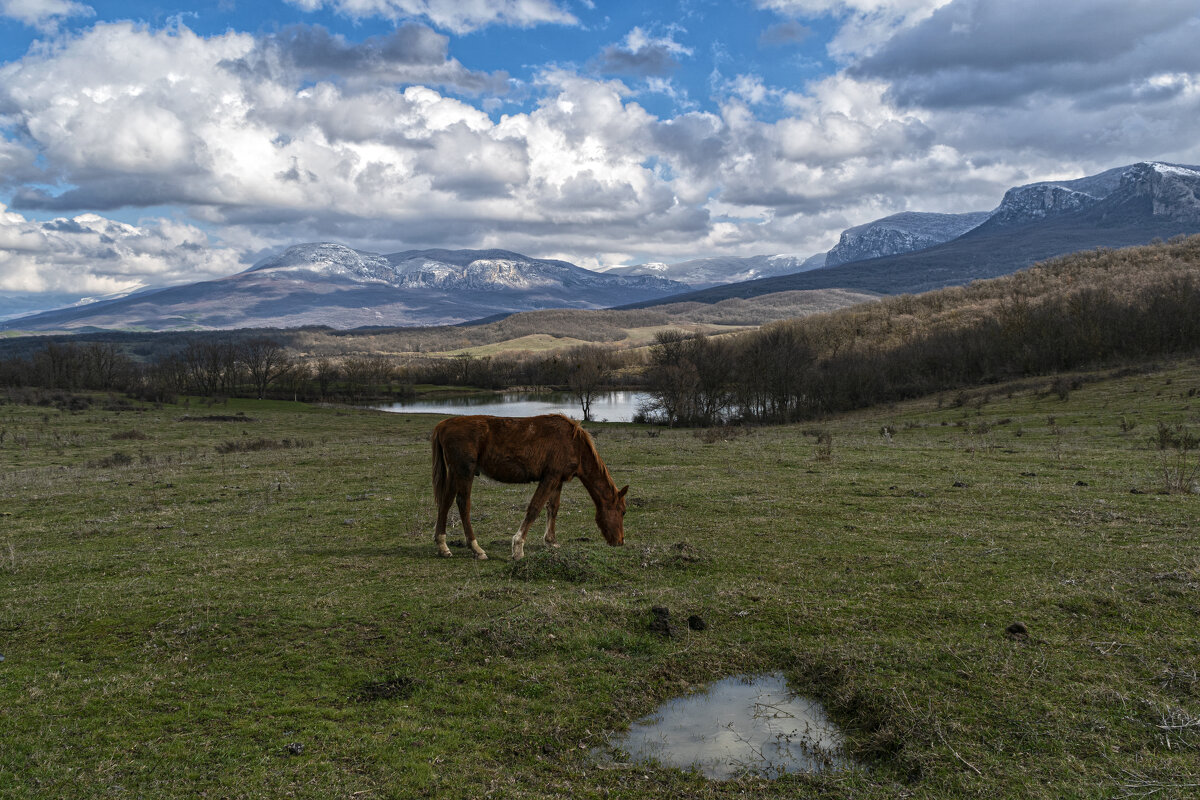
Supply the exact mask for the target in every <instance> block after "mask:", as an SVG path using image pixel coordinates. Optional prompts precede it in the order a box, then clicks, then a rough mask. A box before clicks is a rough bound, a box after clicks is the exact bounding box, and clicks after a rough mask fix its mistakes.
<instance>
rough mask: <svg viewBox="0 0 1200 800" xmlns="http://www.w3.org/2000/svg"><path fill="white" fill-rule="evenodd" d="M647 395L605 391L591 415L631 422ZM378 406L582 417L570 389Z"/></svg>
mask: <svg viewBox="0 0 1200 800" xmlns="http://www.w3.org/2000/svg"><path fill="white" fill-rule="evenodd" d="M646 399H647V395H646V394H644V393H642V392H606V393H604V394H601V395H598V396H597V397H596V399H595V400H594V401H592V419H593V420H595V421H596V422H631V421H632V420H633V415H634V414H636V413H637V411H638V407H639V406H640V405H642V404H643V403H644V402H645V401H646ZM375 408H378V409H380V410H381V411H395V412H397V413H404V414H491V415H493V416H497V417H532V416H535V415H537V414H566V415H567V416H569V417H573V418H575V419H582V418H583V409H582V408H581V407H580V405H579V401H577V400H576V399H575V398H574V397H572V396H571V395H570V394H568V393H567V392H540V393H535V392H505V393H503V394H488V395H474V396H471V397H453V398H442V399H438V400H406V401H403V402H399V403H391V404H389V405H386V406H375Z"/></svg>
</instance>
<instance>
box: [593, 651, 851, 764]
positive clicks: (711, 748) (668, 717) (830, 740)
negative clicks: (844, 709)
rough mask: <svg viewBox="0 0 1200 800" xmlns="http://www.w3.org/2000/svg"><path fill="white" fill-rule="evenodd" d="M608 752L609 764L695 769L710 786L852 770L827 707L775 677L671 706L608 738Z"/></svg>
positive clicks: (712, 689)
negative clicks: (749, 777)
mask: <svg viewBox="0 0 1200 800" xmlns="http://www.w3.org/2000/svg"><path fill="white" fill-rule="evenodd" d="M609 750H610V752H609V754H608V758H609V759H610V760H612V761H616V762H625V761H629V762H633V763H636V762H642V761H657V762H658V763H659V764H662V765H664V766H668V767H679V768H681V769H692V768H695V769H697V770H699V771H700V773H701V774H703V775H704V776H705V777H707V778H712V779H714V780H724V779H727V778H733V777H737V776H738V775H742V774H746V773H753V774H757V775H763V776H766V777H769V778H777V777H779V776H780V775H783V774H785V773H789V772H827V771H836V770H839V769H847V768H849V767H851V766H853V762H852V761H851V760H850V759H848V758H847V757H846V756H845V753H844V752H843V748H842V735H841V732H840V731H838V729H837V728H836V727H835V726H834V725H833V723H832V722H830V721H829V718H828V717H827V716H826V714H825V709H824V708H823V707H822V706H821V704H820V703H817V702H815V701H812V700H808V699H806V698H803V697H798V696H797V695H796V694H795V693H794V692H792V691H791V690H790V689H788V686H787V682H786V681H785V680H784V678H783V675H782V674H780V673H772V674H770V675H755V676H748V675H741V676H736V677H733V678H726V679H725V680H722V681H718V682H717V683H714V684H712V685H711V686H709V687H708V688H707V689H706V690H704V691H703V692H699V693H697V694H693V695H689V696H687V697H678V698H676V699H674V700H669V701H667V702H666V703H664V704H663V705H662V706H660V707H659V709H658V711H657V712H655V713H653V714H651V715H650V716H648V717H644V718H642V719H640V720H638V721H637V722H635V723H634V724H633V725H631V726H630V728H629V732H628V733H626V734H622V735H619V736H613V737H612V738H611V740H610V741H609ZM614 756H615V757H614Z"/></svg>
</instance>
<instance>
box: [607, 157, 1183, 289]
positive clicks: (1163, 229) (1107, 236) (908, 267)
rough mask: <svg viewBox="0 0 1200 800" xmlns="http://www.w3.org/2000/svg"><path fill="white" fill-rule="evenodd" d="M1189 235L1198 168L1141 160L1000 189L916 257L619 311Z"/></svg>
mask: <svg viewBox="0 0 1200 800" xmlns="http://www.w3.org/2000/svg"><path fill="white" fill-rule="evenodd" d="M1196 232H1200V167H1192V166H1183V165H1177V164H1163V163H1159V162H1141V163H1138V164H1133V165H1131V166H1128V167H1123V168H1120V169H1115V170H1108V171H1106V172H1104V173H1101V174H1099V175H1096V176H1092V177H1089V178H1083V179H1080V180H1077V181H1066V182H1059V183H1055V182H1045V183H1037V184H1031V185H1029V186H1022V187H1016V188H1014V189H1010V190H1009V191H1008V192H1007V193H1006V194H1005V196H1004V200H1003V201H1002V202H1001V204H1000V206H999V207H998V208H997V209H996V210H995V211H994V212H993V213H992V214H991V216H989V217H988V219H987V220H985V221H984V222H983V223H982V224H980V225H978V226H977V227H974V228H972V229H971V230H969V231H967V232H966V233H964V234H962V235H961V236H959V237H958V238H956V239H952V240H950V241H948V242H944V243H942V244H939V245H935V246H933V247H929V248H926V249H924V250H918V251H914V252H909V253H901V254H898V255H891V256H884V257H881V258H871V259H866V260H862V261H851V262H848V263H843V264H839V265H837V266H829V267H824V268H822V269H815V270H810V271H808V272H802V273H799V274H795V275H784V276H779V277H773V278H765V279H760V280H754V281H747V282H744V283H736V284H729V285H726V286H718V287H714V288H710V289H705V290H701V291H696V292H687V293H685V294H682V295H676V296H672V297H667V298H662V299H658V300H654V301H650V302H641V303H635V304H630V305H629V306H627V307H631V308H639V307H647V306H653V305H656V304H658V303H675V302H685V301H686V302H703V303H714V302H718V301H720V300H724V299H727V298H730V297H755V296H757V295H760V294H770V293H773V292H782V291H792V290H804V289H828V288H833V287H838V288H842V289H851V290H856V291H869V292H879V293H881V294H904V293H917V292H924V291H928V290H930V289H937V288H940V287H943V286H953V285H961V284H965V283H969V282H971V281H973V280H978V279H980V278H993V277H997V276H999V275H1005V274H1008V273H1010V272H1015V271H1016V270H1019V269H1022V268H1024V267H1028V266H1030V265H1031V264H1034V263H1036V262H1038V261H1043V260H1045V259H1048V258H1052V257H1054V256H1059V255H1065V254H1067V253H1073V252H1077V251H1080V250H1091V249H1095V248H1098V247H1106V248H1116V247H1127V246H1131V245H1139V244H1147V243H1149V242H1150V241H1152V240H1154V239H1156V238H1159V239H1168V238H1170V237H1172V236H1176V235H1179V234H1191V233H1196Z"/></svg>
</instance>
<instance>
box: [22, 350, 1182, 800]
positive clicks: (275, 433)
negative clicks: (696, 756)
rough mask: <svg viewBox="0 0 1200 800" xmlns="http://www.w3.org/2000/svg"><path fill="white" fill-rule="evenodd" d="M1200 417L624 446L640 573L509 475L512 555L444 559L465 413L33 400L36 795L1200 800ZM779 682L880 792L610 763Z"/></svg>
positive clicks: (1081, 397) (862, 425)
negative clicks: (815, 711)
mask: <svg viewBox="0 0 1200 800" xmlns="http://www.w3.org/2000/svg"><path fill="white" fill-rule="evenodd" d="M1198 395H1200V365H1198V364H1197V363H1195V362H1194V361H1189V362H1186V363H1183V362H1181V363H1175V364H1171V365H1166V366H1162V367H1159V368H1154V369H1151V370H1149V371H1144V372H1137V373H1134V374H1123V375H1122V374H1113V373H1111V372H1106V373H1096V374H1094V375H1082V376H1079V378H1078V379H1072V378H1071V377H1068V378H1066V379H1064V381H1063V382H1060V383H1058V384H1057V388H1056V387H1055V381H1054V379H1053V378H1046V379H1036V380H1033V379H1031V380H1028V381H1023V382H1021V383H1018V384H1013V385H1010V386H1003V385H1002V386H994V387H987V388H983V389H979V390H976V391H969V392H963V393H962V394H957V395H956V394H948V395H945V396H943V397H941V398H928V399H925V400H922V401H918V402H913V403H910V404H905V405H901V406H897V407H894V408H888V409H882V408H881V409H873V410H869V411H864V412H860V413H856V414H852V415H847V416H844V417H840V418H837V419H831V420H825V421H821V422H817V423H808V424H802V425H795V426H787V427H764V428H754V429H746V430H742V429H727V430H726V429H722V430H712V431H692V430H661V429H649V428H646V427H641V426H635V425H589V426H588V428H589V430H590V431H591V432H592V433H593V435H594V436H595V439H596V443H597V446H598V448H599V451H600V453H601V455H602V456H603V458H604V460H605V461H606V463H607V464H608V467H609V469H610V470H611V472H612V474H613V478H614V479H615V480H616V482H617V484H618V485H624V484H626V483H628V484H630V485H631V488H630V490H629V495H628V503H629V511H628V514H627V516H626V519H625V531H626V546H625V547H622V548H610V547H608V546H607V545H605V544H604V542H603V540H602V538H601V537H600V535H599V532H598V531H597V530H596V527H595V525H594V523H593V520H592V517H593V514H594V508H593V506H592V503H591V501H590V500H589V499H588V497H587V495H586V493H585V492H584V491H583V489H582V488H581V487H580V486H579V485H578V482H573V483H571V484H569V485H568V486H567V487H566V488H565V489H564V492H563V499H562V507H561V509H560V512H559V519H558V538H559V541H560V542H561V543H562V547H561V548H560V549H559V550H557V551H554V552H548V551H546V550H545V549H544V547H543V545H542V543H541V542H540V534H539V533H538V532H539V531H540V525H538V524H535V527H534V529H533V533H531V535H530V541H529V544H528V545H527V547H526V558H525V560H523V561H521V562H517V563H512V562H510V561H509V560H508V558H507V557H506V553H507V550H508V544H509V537H511V535H512V533H513V532H514V531H515V529H516V527H517V525H518V524H519V523H520V520H521V516H522V514H523V512H524V508H525V504H526V502H527V501H528V498H529V494H530V492H531V490H532V487H531V486H525V485H518V486H510V485H502V484H498V483H495V482H491V481H487V480H485V479H483V478H480V479H479V480H478V481H477V482H476V489H475V495H474V507H473V513H474V519H475V525H476V531H477V533H478V534H479V536H480V540H481V542H482V544H483V545H484V547H485V548H487V549H488V551H489V552H491V553H493V558H492V559H491V560H489V561H484V562H480V561H475V560H472V559H471V558H469V557H468V554H467V551H466V550H465V549H464V548H463V547H462V542H461V536H460V535H459V536H454V535H452V536H451V546H452V548H451V549H452V550H453V551H454V557H453V558H451V559H440V558H438V557H437V552H436V549H435V547H434V544H433V541H432V533H433V523H434V513H435V510H434V507H433V501H432V491H431V486H430V466H429V464H430V455H429V444H428V437H429V433H430V431H431V430H432V428H433V426H434V424H435V422H436V421H437V419H438V418H437V417H430V416H404V415H396V414H385V413H380V412H367V411H353V410H338V409H333V408H315V407H307V406H303V405H298V404H288V403H274V402H263V401H258V402H254V401H230V402H229V403H228V404H218V405H213V406H208V405H204V404H202V403H200V402H198V401H196V400H195V399H192V400H191V401H190V403H189V404H188V405H187V406H184V405H164V406H160V407H151V406H145V405H141V404H136V403H130V402H129V401H125V400H122V399H120V398H114V397H109V396H103V395H97V396H94V397H93V398H92V401H91V403H90V404H86V403H84V402H82V401H78V400H75V401H73V402H72V401H71V399H70V398H61V399H62V402H61V406H62V407H61V408H57V407H55V405H53V397H52V396H51V395H42V396H41V397H42V399H44V400H46V401H48V402H51V404H50V405H30V404H27V403H20V402H16V403H14V402H8V403H5V404H3V405H0V654H2V655H3V656H4V660H3V661H0V797H6V798H8V797H12V798H22V797H31V798H32V797H97V798H99V797H147V798H154V797H163V798H167V797H247V798H250V797H285V796H288V797H310V798H330V797H358V798H372V797H380V798H384V797H422V796H424V797H483V796H491V797H574V798H580V797H630V798H632V797H645V796H648V795H659V796H673V797H696V798H706V797H734V796H746V795H752V796H755V797H788V798H795V797H818V796H820V797H829V798H840V797H845V798H850V797H856V798H862V797H878V798H884V797H887V798H892V797H930V798H933V797H947V798H949V797H956V798H957V797H989V798H991V797H1013V798H1017V797H1021V798H1028V797H1045V798H1059V797H1071V796H1078V797H1139V796H1154V797H1156V798H1163V797H1187V796H1195V794H1194V793H1195V792H1197V791H1198V789H1197V788H1196V787H1197V786H1198V785H1200V674H1198V673H1200V637H1197V635H1196V634H1197V630H1200V547H1198V542H1197V538H1198V536H1200V525H1198V522H1197V521H1198V520H1200V495H1197V494H1194V493H1189V492H1188V491H1186V490H1187V489H1188V488H1189V487H1190V483H1189V481H1190V480H1191V479H1190V478H1189V477H1188V476H1189V474H1190V473H1189V471H1190V470H1192V469H1193V465H1195V464H1196V463H1197V461H1196V459H1197V457H1198V456H1197V451H1195V450H1192V451H1180V450H1178V449H1172V448H1170V447H1168V449H1166V450H1159V449H1157V448H1156V446H1155V445H1154V444H1153V443H1152V442H1151V439H1152V438H1154V437H1155V436H1156V434H1157V433H1158V432H1159V430H1160V429H1159V427H1158V425H1159V423H1160V422H1161V423H1163V425H1165V426H1167V427H1168V430H1174V428H1173V426H1175V425H1179V424H1181V425H1185V426H1189V427H1188V428H1187V429H1190V430H1191V431H1193V432H1196V431H1200V396H1198ZM17 399H25V400H30V401H36V400H37V399H38V396H37V395H35V394H34V393H28V394H26V395H24V396H17ZM1189 459H1190V460H1189ZM1197 477H1200V476H1194V475H1193V476H1192V478H1197ZM451 529H452V530H454V528H453V526H452V528H451ZM656 606H657V607H665V608H667V609H669V610H670V613H671V620H672V623H673V624H672V629H673V632H674V635H673V636H671V635H667V634H666V632H664V630H663V626H662V625H661V624H659V625H657V626H656V625H655V624H654V623H656V622H658V621H660V615H661V612H660V614H659V615H656V614H654V613H652V612H651V608H652V607H656ZM689 615H698V616H700V617H702V618H703V619H704V620H705V621H706V622H707V626H706V627H705V629H704V630H700V631H692V630H689V629H688V626H687V624H686V622H685V620H686V619H687V617H688V616H689ZM1018 623H1019V624H1018ZM775 670H780V671H782V672H783V673H784V674H786V675H787V676H788V678H789V680H790V682H791V684H792V686H793V687H794V688H796V689H798V690H800V691H802V692H804V693H806V694H809V695H811V696H813V697H815V698H817V699H820V700H821V701H823V702H824V704H825V705H826V707H827V708H829V709H830V711H831V713H832V714H833V716H834V717H835V719H836V720H837V722H838V723H839V724H841V726H842V727H843V728H844V730H845V731H846V733H847V737H848V740H849V743H850V750H851V752H852V754H853V755H854V756H855V757H856V758H858V759H859V760H860V761H862V762H864V763H865V764H866V765H867V766H866V768H864V769H861V770H856V771H850V772H840V773H826V774H822V775H818V776H790V777H786V778H783V779H780V780H776V781H765V780H762V779H759V778H756V777H754V776H753V775H746V776H743V777H740V778H737V779H735V780H732V781H728V782H710V781H707V780H705V779H704V778H702V777H700V776H699V775H697V774H688V773H683V772H679V771H676V770H669V769H660V768H656V767H652V766H637V767H629V766H626V765H621V764H612V763H598V762H596V761H595V760H594V759H593V757H592V755H591V751H592V749H593V748H595V747H597V746H600V745H603V743H604V742H605V735H606V732H609V731H613V730H617V729H621V728H623V727H624V726H626V725H628V724H629V722H631V721H632V720H633V719H635V718H637V717H639V716H641V715H643V714H646V713H648V712H650V711H651V710H653V709H654V707H655V706H656V705H657V704H658V703H659V702H661V701H663V700H665V699H667V698H669V697H672V696H676V695H678V694H681V693H685V692H687V691H689V690H690V689H693V688H695V687H697V686H700V685H702V684H704V683H707V682H710V681H713V680H717V679H720V678H723V677H725V676H728V675H733V674H738V673H745V672H769V671H775Z"/></svg>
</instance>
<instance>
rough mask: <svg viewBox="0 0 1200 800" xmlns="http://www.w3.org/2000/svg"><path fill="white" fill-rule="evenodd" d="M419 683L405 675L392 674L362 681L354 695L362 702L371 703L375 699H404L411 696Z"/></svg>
mask: <svg viewBox="0 0 1200 800" xmlns="http://www.w3.org/2000/svg"><path fill="white" fill-rule="evenodd" d="M421 683H422V682H421V681H419V680H415V679H413V678H410V677H408V676H407V675H393V676H392V677H390V678H386V679H384V680H382V681H369V682H367V683H364V684H363V685H362V686H361V687H360V688H359V690H358V693H357V694H356V695H355V696H356V698H357V699H358V700H359V701H361V702H364V703H371V702H374V701H376V700H406V699H408V698H409V697H412V694H413V692H415V691H416V690H417V688H418V687H419V686H420V685H421Z"/></svg>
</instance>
